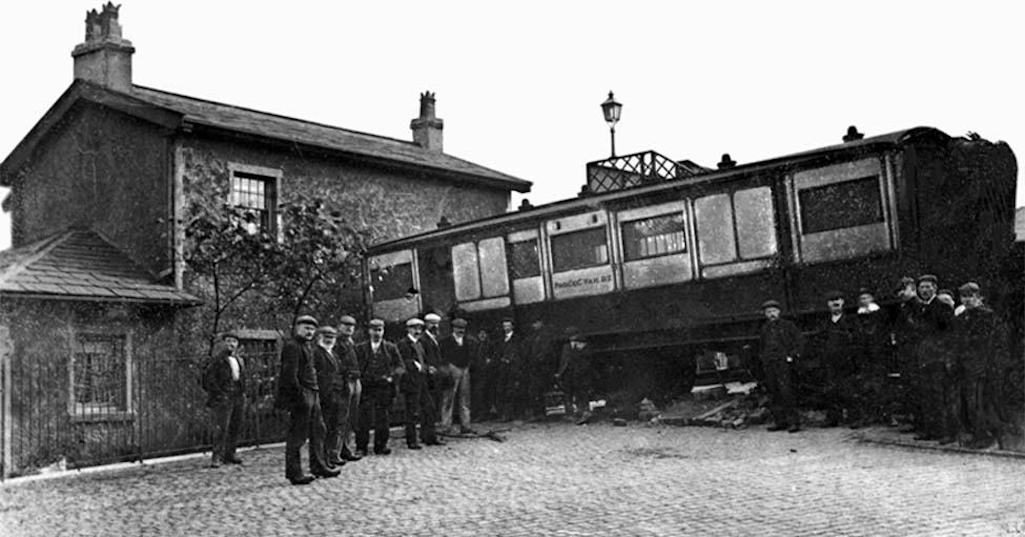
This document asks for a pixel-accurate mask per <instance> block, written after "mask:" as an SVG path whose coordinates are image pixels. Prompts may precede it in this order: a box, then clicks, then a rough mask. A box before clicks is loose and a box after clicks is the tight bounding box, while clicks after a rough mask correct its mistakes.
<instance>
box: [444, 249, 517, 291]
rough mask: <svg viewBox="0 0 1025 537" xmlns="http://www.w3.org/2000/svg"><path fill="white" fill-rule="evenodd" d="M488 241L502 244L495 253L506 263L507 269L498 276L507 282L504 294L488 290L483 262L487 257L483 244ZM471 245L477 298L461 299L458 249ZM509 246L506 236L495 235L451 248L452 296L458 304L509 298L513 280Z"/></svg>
mask: <svg viewBox="0 0 1025 537" xmlns="http://www.w3.org/2000/svg"><path fill="white" fill-rule="evenodd" d="M487 241H499V242H500V244H499V248H497V249H496V250H495V252H496V253H500V254H501V255H502V259H503V261H504V262H505V263H504V264H505V267H504V268H503V270H501V271H499V272H498V274H499V275H500V276H501V278H502V281H504V282H505V283H504V288H505V291H504V292H503V291H501V290H498V291H495V290H493V289H492V290H490V291H491V292H488V291H489V290H488V287H489V286H488V285H487V281H486V279H485V274H484V267H483V263H482V262H481V260H482V259H483V258H484V257H485V256H483V255H482V252H483V251H482V250H481V243H484V242H487ZM471 244H472V245H473V254H474V255H473V259H474V262H473V266H474V267H475V268H476V276H477V280H476V281H477V296H475V297H461V296H460V284H459V282H460V281H461V280H459V279H457V278H456V266H457V262H456V248H460V247H466V246H469V245H471ZM509 244H510V243H509V242H508V241H507V240H506V238H505V236H503V235H495V236H490V237H484V238H479V239H473V240H470V241H465V242H460V243H458V244H453V245H452V246H451V247H450V250H449V251H450V253H451V255H452V284H453V293H452V294H453V295H454V296H455V299H456V302H460V303H462V302H473V301H477V300H489V299H494V298H501V297H507V296H509V294H510V293H511V292H512V285H511V282H510V280H511V278H510V277H509V255H508V248H509ZM500 287H503V286H500Z"/></svg>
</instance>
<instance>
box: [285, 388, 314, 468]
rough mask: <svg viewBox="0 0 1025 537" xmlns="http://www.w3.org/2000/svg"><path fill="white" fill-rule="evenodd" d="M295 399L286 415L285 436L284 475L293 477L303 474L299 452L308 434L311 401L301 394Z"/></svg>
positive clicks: (304, 394)
mask: <svg viewBox="0 0 1025 537" xmlns="http://www.w3.org/2000/svg"><path fill="white" fill-rule="evenodd" d="M299 397H300V400H298V401H295V402H294V404H293V406H292V408H291V409H289V415H288V436H286V437H285V477H287V478H289V479H295V478H298V477H301V476H302V475H303V469H302V458H301V456H300V454H299V452H300V450H301V449H302V447H303V444H305V443H306V439H307V438H308V437H309V434H310V413H311V408H310V405H311V401H310V399H309V398H308V397H306V393H305V390H304V393H303V394H300V395H299Z"/></svg>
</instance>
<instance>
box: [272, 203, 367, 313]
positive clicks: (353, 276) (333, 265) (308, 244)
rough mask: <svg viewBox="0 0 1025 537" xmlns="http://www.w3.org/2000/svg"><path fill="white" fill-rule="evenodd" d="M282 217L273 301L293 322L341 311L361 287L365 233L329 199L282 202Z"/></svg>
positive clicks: (365, 242)
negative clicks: (310, 315)
mask: <svg viewBox="0 0 1025 537" xmlns="http://www.w3.org/2000/svg"><path fill="white" fill-rule="evenodd" d="M281 215H282V219H283V221H284V226H283V227H284V229H283V230H282V240H281V242H280V243H279V249H280V253H279V255H278V256H277V257H276V258H275V264H274V267H273V269H272V272H273V275H274V277H273V278H272V279H271V281H270V282H268V287H267V289H266V293H267V295H268V297H269V298H271V302H272V303H276V304H279V305H280V306H279V307H287V309H286V310H285V311H287V312H289V313H290V314H291V318H290V321H294V320H295V318H296V317H298V316H299V315H300V313H302V312H311V313H320V314H327V313H337V312H338V311H339V309H340V308H341V307H342V306H343V305H344V302H345V301H346V300H345V299H346V297H347V296H348V297H351V296H352V295H353V293H355V292H357V291H358V290H359V289H360V283H361V281H362V268H363V259H364V257H365V254H366V247H367V243H368V238H367V235H366V233H365V232H363V231H362V230H358V229H356V228H355V227H353V226H352V225H350V224H349V223H348V222H347V221H346V219H345V218H344V216H343V215H342V213H341V211H339V210H337V209H335V208H333V207H330V206H328V204H327V203H325V201H324V200H322V199H313V198H310V197H308V196H304V195H298V196H297V197H296V199H294V200H292V201H290V202H288V203H286V204H283V205H282V206H281ZM350 306H351V305H350Z"/></svg>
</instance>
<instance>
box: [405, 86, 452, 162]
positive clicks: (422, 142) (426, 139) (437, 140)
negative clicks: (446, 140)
mask: <svg viewBox="0 0 1025 537" xmlns="http://www.w3.org/2000/svg"><path fill="white" fill-rule="evenodd" d="M444 126H445V122H444V121H442V120H440V119H438V118H436V117H434V94H433V93H431V92H429V91H426V92H424V93H421V94H420V117H418V118H416V119H414V120H413V121H410V122H409V128H410V129H412V130H413V142H415V143H416V144H417V145H419V146H420V147H422V148H424V149H426V150H428V151H437V152H438V153H441V129H442V128H443V127H444Z"/></svg>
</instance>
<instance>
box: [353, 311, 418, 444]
mask: <svg viewBox="0 0 1025 537" xmlns="http://www.w3.org/2000/svg"><path fill="white" fill-rule="evenodd" d="M367 334H368V335H369V336H370V337H369V339H368V340H367V341H364V342H362V343H359V344H358V345H356V359H357V361H358V363H359V369H360V379H361V380H362V382H363V395H362V396H361V397H360V402H359V419H358V420H356V453H357V454H359V455H366V454H367V445H368V444H369V443H370V428H371V427H373V428H374V453H375V454H377V455H388V454H390V453H391V449H390V448H389V447H388V437H389V432H388V428H389V426H390V425H391V422H390V416H389V412H390V410H391V406H392V400H393V399H394V398H395V384H396V382H397V381H398V379H399V378H401V377H402V375H403V374H404V373H405V372H406V370H405V368H404V367H403V365H402V357H401V356H400V354H399V349H398V348H397V347H396V346H395V345H394V344H393V343H391V342H390V341H385V340H384V321H383V320H381V319H371V320H370V322H369V323H368V324H367Z"/></svg>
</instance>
